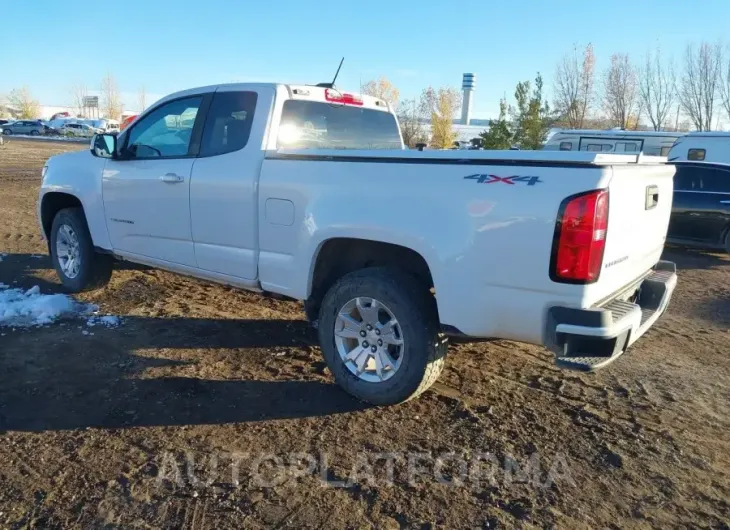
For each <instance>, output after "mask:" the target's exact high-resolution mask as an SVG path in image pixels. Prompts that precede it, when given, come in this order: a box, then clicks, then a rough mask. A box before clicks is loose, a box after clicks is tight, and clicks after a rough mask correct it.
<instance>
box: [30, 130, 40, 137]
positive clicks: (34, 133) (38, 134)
mask: <svg viewBox="0 0 730 530" xmlns="http://www.w3.org/2000/svg"><path fill="white" fill-rule="evenodd" d="M40 134H41V133H40V132H39V131H30V135H31V136H40Z"/></svg>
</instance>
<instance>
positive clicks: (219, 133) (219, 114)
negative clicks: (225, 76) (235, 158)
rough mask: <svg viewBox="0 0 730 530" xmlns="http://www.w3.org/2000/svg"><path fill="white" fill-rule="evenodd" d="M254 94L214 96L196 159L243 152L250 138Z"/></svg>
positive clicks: (218, 93)
mask: <svg viewBox="0 0 730 530" xmlns="http://www.w3.org/2000/svg"><path fill="white" fill-rule="evenodd" d="M257 99H258V94H256V92H249V91H240V92H216V93H215V95H214V96H213V101H212V102H211V104H210V109H209V110H208V115H207V116H206V119H205V126H204V127H203V139H202V142H201V145H200V155H199V156H213V155H222V154H225V153H231V152H233V151H238V150H239V149H243V148H244V147H245V146H246V144H247V143H248V139H249V136H250V135H251V125H252V123H253V116H254V111H255V110H256V101H257Z"/></svg>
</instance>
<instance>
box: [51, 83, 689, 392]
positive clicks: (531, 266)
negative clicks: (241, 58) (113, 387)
mask: <svg viewBox="0 0 730 530" xmlns="http://www.w3.org/2000/svg"><path fill="white" fill-rule="evenodd" d="M663 162H664V159H659V158H646V157H641V156H639V157H637V156H628V155H601V154H594V153H587V152H580V153H578V152H576V153H565V152H559V151H535V152H526V151H425V152H418V151H410V150H407V149H404V147H403V142H402V139H401V135H400V132H399V127H398V123H397V120H396V118H395V115H394V114H393V110H392V109H391V108H390V107H389V105H388V104H387V103H386V102H385V101H382V100H379V99H376V98H372V97H366V96H359V95H353V94H348V93H343V92H339V91H338V90H336V89H333V88H327V87H320V86H303V85H302V86H293V85H281V84H232V85H219V86H210V87H203V88H196V89H192V90H187V91H184V92H179V93H177V94H172V95H170V96H168V97H166V98H164V99H162V100H161V101H159V102H158V103H157V104H155V105H154V106H153V107H151V108H149V109H148V110H146V111H145V112H144V114H142V115H140V116H139V117H138V118H137V120H135V122H134V123H133V124H132V125H131V126H130V127H128V128H127V129H126V130H124V131H123V132H122V133H121V134H119V135H118V136H112V135H97V136H95V137H94V139H93V141H92V144H91V149H90V150H89V151H82V152H76V153H70V154H64V155H59V156H55V157H53V158H51V159H50V160H49V161H48V163H47V165H46V167H44V175H43V185H42V187H41V191H40V197H39V201H38V216H39V220H40V224H41V230H42V232H43V234H44V236H45V237H46V238H47V240H48V245H49V252H50V254H51V256H52V258H53V263H54V265H55V268H56V271H57V273H58V276H59V278H60V279H61V282H62V283H63V285H64V286H65V287H66V288H67V289H69V290H70V291H74V292H75V291H81V290H87V289H95V288H99V287H102V286H103V285H105V284H106V283H107V282H108V281H109V278H110V275H111V272H112V262H113V260H114V259H115V258H116V259H124V260H129V261H133V262H137V263H141V264H145V265H149V266H154V267H160V268H163V269H167V270H170V271H174V272H178V273H181V274H187V275H190V276H194V277H197V278H201V279H205V280H211V281H216V282H221V283H224V284H228V285H232V286H236V287H240V288H243V289H250V290H256V291H265V292H271V293H277V294H280V295H285V296H287V297H290V298H293V299H297V300H303V301H304V307H305V311H306V314H307V317H308V318H309V319H310V321H312V322H313V323H314V324H315V325H316V326H317V328H318V332H319V339H320V342H321V347H322V352H323V354H324V357H325V358H326V360H327V363H328V365H329V367H330V369H331V371H332V373H333V374H334V377H335V379H336V380H337V382H338V383H339V384H340V385H341V386H342V387H343V388H344V389H345V390H347V391H348V392H349V393H351V394H352V395H354V396H356V397H358V398H359V399H362V400H364V401H367V402H370V403H375V404H391V403H398V402H402V401H405V400H407V399H410V398H412V397H414V396H417V395H418V394H420V393H421V392H423V391H424V390H425V389H426V388H428V387H429V386H430V385H431V384H432V383H433V382H434V381H435V380H436V378H437V377H438V375H439V373H440V372H441V370H442V367H443V363H444V358H445V355H446V350H447V336H448V335H459V336H462V337H463V336H466V337H494V338H502V339H511V340H516V341H524V342H528V343H533V344H540V345H544V346H545V347H547V348H548V349H550V350H552V351H553V352H554V354H555V359H556V362H557V364H558V365H559V366H561V367H565V368H573V369H578V370H593V369H595V368H600V367H602V366H605V365H608V364H609V363H611V362H613V361H614V360H616V359H617V358H618V357H619V356H620V355H621V354H623V353H624V351H626V349H627V348H628V347H629V346H630V345H631V344H632V343H633V342H634V341H636V340H637V339H638V338H639V337H641V335H643V334H644V332H646V330H647V329H649V328H650V327H651V326H652V325H653V324H654V322H655V321H656V320H657V318H659V316H661V314H662V313H663V312H664V310H665V309H666V307H667V304H668V303H669V299H670V297H671V295H672V291H673V290H674V287H675V284H676V281H677V276H676V270H675V266H674V264H673V263H669V262H665V261H660V259H659V258H660V255H661V252H662V248H663V246H664V239H665V237H666V232H667V225H668V222H669V214H670V210H671V201H672V176H673V174H674V167H673V166H671V165H665V164H664V163H663Z"/></svg>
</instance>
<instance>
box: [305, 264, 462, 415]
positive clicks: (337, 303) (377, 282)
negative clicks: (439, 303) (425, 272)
mask: <svg viewBox="0 0 730 530" xmlns="http://www.w3.org/2000/svg"><path fill="white" fill-rule="evenodd" d="M319 339H320V344H321V346H322V352H323V354H324V357H325V360H326V361H327V364H328V366H329V368H330V370H331V371H332V374H333V375H334V377H335V380H336V381H337V383H338V384H339V385H340V386H342V387H343V388H344V389H345V390H346V391H347V392H348V393H350V394H352V395H353V396H355V397H356V398H358V399H360V400H362V401H366V402H368V403H372V404H374V405H392V404H396V403H402V402H404V401H408V400H409V399H412V398H414V397H416V396H418V395H419V394H421V393H422V392H423V391H425V390H426V389H427V388H428V387H430V386H431V385H432V384H433V383H434V382H435V381H436V379H438V376H439V374H440V373H441V371H442V369H443V365H444V359H445V356H446V350H447V348H448V343H447V340H446V338H445V336H444V335H443V334H442V333H440V325H439V322H438V315H437V311H436V303H435V299H434V298H433V295H431V293H430V292H429V290H428V288H427V287H426V286H424V285H422V284H421V283H420V282H418V281H417V280H416V279H415V278H413V277H411V276H408V275H406V274H403V273H401V272H399V271H397V270H392V269H387V268H369V269H363V270H360V271H356V272H353V273H350V274H348V275H346V276H344V277H342V278H341V279H340V280H338V281H337V282H336V283H335V284H334V285H333V286H332V288H330V290H329V291H328V292H327V294H326V295H325V297H324V300H323V302H322V306H321V309H320V314H319Z"/></svg>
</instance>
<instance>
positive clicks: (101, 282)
mask: <svg viewBox="0 0 730 530" xmlns="http://www.w3.org/2000/svg"><path fill="white" fill-rule="evenodd" d="M63 225H68V226H70V227H71V228H72V229H73V231H74V233H75V234H76V237H77V239H78V243H79V255H80V258H81V259H80V266H79V271H78V274H77V275H76V276H75V277H73V278H70V277H68V276H67V275H66V274H65V273H64V272H63V269H62V268H61V264H60V262H59V258H58V256H57V255H56V249H57V247H56V242H57V240H58V231H59V229H60V228H61V227H62V226H63ZM50 251H51V260H52V261H53V266H54V267H55V269H56V274H57V275H58V278H59V279H60V280H61V283H62V284H63V286H64V287H65V288H66V289H68V290H69V291H71V292H73V293H78V292H81V291H92V290H94V289H99V288H101V287H104V286H105V285H106V284H107V283H109V280H110V279H111V276H112V266H113V262H112V257H111V256H109V255H106V254H99V253H97V252H95V251H94V243H93V242H92V240H91V235H90V234H89V226H88V225H87V224H86V216H85V215H84V211H83V210H82V209H81V208H66V209H63V210H60V211H59V212H58V213H57V214H56V217H55V218H54V219H53V226H52V227H51V245H50Z"/></svg>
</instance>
